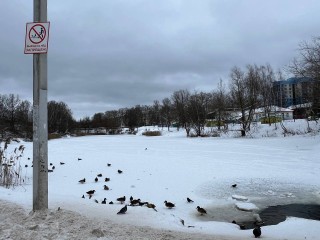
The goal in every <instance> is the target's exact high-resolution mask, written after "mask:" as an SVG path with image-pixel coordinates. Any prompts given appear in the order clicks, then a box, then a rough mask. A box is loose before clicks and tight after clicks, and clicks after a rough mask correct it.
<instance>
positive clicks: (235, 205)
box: [0, 121, 320, 239]
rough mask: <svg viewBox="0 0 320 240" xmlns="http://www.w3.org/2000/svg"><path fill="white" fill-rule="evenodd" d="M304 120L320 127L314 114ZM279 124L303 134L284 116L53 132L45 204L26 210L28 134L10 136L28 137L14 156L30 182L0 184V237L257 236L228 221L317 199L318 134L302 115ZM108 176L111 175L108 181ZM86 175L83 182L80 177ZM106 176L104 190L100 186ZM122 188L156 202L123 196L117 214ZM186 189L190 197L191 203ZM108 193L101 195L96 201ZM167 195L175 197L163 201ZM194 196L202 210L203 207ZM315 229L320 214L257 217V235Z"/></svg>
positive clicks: (313, 235) (298, 234)
mask: <svg viewBox="0 0 320 240" xmlns="http://www.w3.org/2000/svg"><path fill="white" fill-rule="evenodd" d="M309 123H310V127H311V128H312V129H319V125H316V123H315V122H309ZM285 126H286V128H287V129H289V130H294V131H295V132H296V133H299V134H301V135H298V134H297V135H294V136H285V137H284V135H283V133H282V129H281V128H280V126H278V128H277V129H275V127H274V126H270V127H269V126H267V125H260V124H258V125H256V126H254V127H253V128H252V132H251V134H250V135H249V137H247V138H239V137H237V134H239V133H238V132H229V133H228V134H224V135H222V136H221V137H216V138H213V137H210V138H186V137H185V132H184V131H183V130H180V131H177V130H176V129H173V128H172V129H171V131H170V132H168V131H166V129H165V128H164V129H163V131H162V136H159V137H146V136H143V135H142V131H143V129H142V128H141V129H140V131H139V132H138V134H137V135H116V136H87V137H68V138H63V139H57V140H51V141H49V163H52V165H53V166H55V169H54V171H53V172H52V173H49V208H50V211H49V212H47V213H46V214H44V213H34V214H28V212H30V211H31V209H32V168H31V165H32V163H31V161H32V160H28V157H30V158H32V143H27V142H24V143H12V144H11V145H10V148H11V149H13V148H14V147H16V146H18V145H19V144H24V145H25V147H26V149H25V152H24V156H23V157H22V159H21V160H20V161H21V166H23V171H22V173H23V174H22V175H23V176H24V177H25V178H26V184H25V185H23V186H18V187H15V188H14V189H12V188H11V189H5V188H2V187H1V188H0V196H1V197H0V200H1V201H0V211H1V215H0V219H1V221H0V222H1V224H0V239H7V238H8V237H9V238H10V237H11V239H32V236H33V237H35V236H36V238H33V239H43V238H46V239H79V238H80V239H96V238H98V237H101V239H159V238H160V239H250V238H253V237H254V236H253V234H252V230H240V229H239V226H238V225H236V224H232V223H231V221H232V220H236V221H241V220H243V219H254V218H255V217H256V216H257V215H256V212H257V211H258V209H263V208H265V207H267V206H270V205H278V204H289V203H307V204H308V203H316V204H320V181H319V180H318V179H319V178H318V175H319V170H320V159H319V153H320V141H319V140H320V136H319V134H318V135H317V134H314V133H312V132H311V133H305V132H307V125H306V121H296V122H293V121H287V122H285ZM149 129H150V130H153V129H158V128H153V127H150V128H149ZM159 130H162V129H161V128H159ZM302 133H305V134H302ZM78 158H81V159H82V160H78ZM60 162H63V163H65V164H64V165H61V164H60ZM108 163H111V166H110V167H108V166H107V164H108ZM26 164H27V165H28V167H24V166H25V165H26ZM50 168H52V166H49V169H50ZM118 169H121V170H122V171H123V173H122V174H119V173H118ZM100 173H101V174H102V177H98V179H99V180H98V182H95V180H94V179H95V178H96V177H97V174H100ZM106 177H108V178H110V181H109V182H104V179H105V178H106ZM83 178H86V183H84V184H81V183H79V182H78V181H79V180H80V179H83ZM232 184H237V187H235V188H233V187H231V185H232ZM104 185H107V186H108V187H109V188H110V190H108V191H106V190H104V187H103V186H104ZM93 189H94V190H96V192H95V194H94V195H93V196H92V198H91V199H89V196H88V195H87V194H86V192H87V191H89V190H93ZM82 195H84V196H85V199H83V198H82ZM121 196H126V198H127V200H126V203H127V204H128V203H129V197H130V196H133V198H135V199H137V198H140V199H141V201H148V202H151V203H154V204H155V205H156V210H157V211H154V210H153V209H150V208H147V207H145V206H143V207H140V206H137V207H131V206H128V211H127V213H126V214H124V215H117V214H116V213H117V212H118V211H119V210H120V209H121V208H122V207H123V206H124V205H121V204H120V203H119V202H117V201H116V199H117V198H119V197H121ZM187 197H189V198H191V199H192V200H193V201H194V202H193V203H188V202H187V200H186V199H187ZM104 198H107V204H106V205H103V204H101V201H102V200H103V199H104ZM95 200H98V202H99V203H96V202H95ZM165 200H167V201H170V202H173V203H174V204H175V205H176V206H175V207H174V208H172V209H167V208H166V207H165V205H164V201H165ZM110 201H113V202H114V204H112V205H111V204H108V203H109V202H110ZM197 206H200V207H202V208H205V209H206V210H207V214H206V215H203V216H202V215H200V214H199V213H198V212H197V210H196V207H197ZM58 208H60V210H59V211H58ZM239 208H241V209H243V210H249V211H246V212H244V211H240V210H239ZM41 214H43V215H41ZM79 214H80V215H79ZM182 220H183V222H184V225H183V224H182ZM262 220H263V219H262ZM41 234H42V235H41ZM43 234H45V235H43ZM202 234H203V235H202ZM319 236H320V221H313V220H307V219H300V218H294V217H288V218H287V220H286V221H285V222H282V223H280V224H278V225H273V226H263V227H262V237H263V239H319Z"/></svg>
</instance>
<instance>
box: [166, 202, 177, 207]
mask: <svg viewBox="0 0 320 240" xmlns="http://www.w3.org/2000/svg"><path fill="white" fill-rule="evenodd" d="M164 203H165V205H166V207H167V208H174V207H175V205H174V204H173V203H172V202H168V201H164Z"/></svg>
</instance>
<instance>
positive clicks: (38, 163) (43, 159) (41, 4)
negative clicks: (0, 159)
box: [33, 0, 48, 211]
mask: <svg viewBox="0 0 320 240" xmlns="http://www.w3.org/2000/svg"><path fill="white" fill-rule="evenodd" d="M33 14H34V15H33V20H34V22H47V0H34V1H33ZM47 92H48V84H47V54H33V210H34V211H35V210H45V209H48V128H47V126H48V109H47V101H48V100H47V95H48V94H47Z"/></svg>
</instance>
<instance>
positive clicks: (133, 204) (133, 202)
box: [130, 198, 141, 206]
mask: <svg viewBox="0 0 320 240" xmlns="http://www.w3.org/2000/svg"><path fill="white" fill-rule="evenodd" d="M140 201H141V200H140V198H139V199H133V200H132V201H130V206H135V205H138V204H139V203H140Z"/></svg>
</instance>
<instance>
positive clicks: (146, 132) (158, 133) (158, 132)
mask: <svg viewBox="0 0 320 240" xmlns="http://www.w3.org/2000/svg"><path fill="white" fill-rule="evenodd" d="M142 135H144V136H147V137H155V136H161V132H160V131H145V132H143V133H142Z"/></svg>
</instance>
